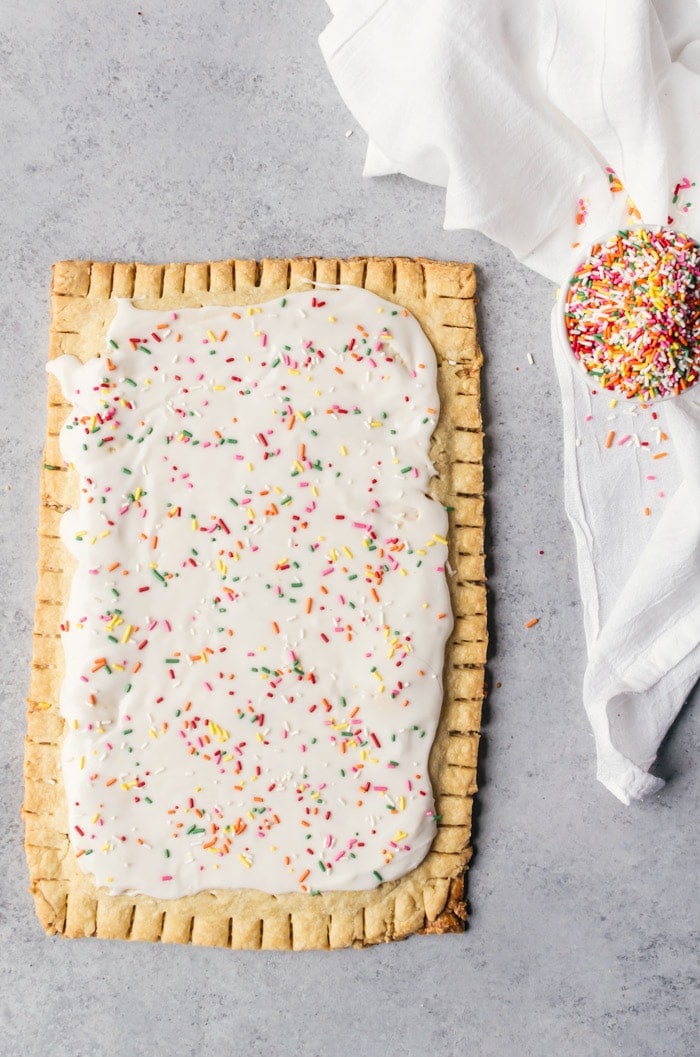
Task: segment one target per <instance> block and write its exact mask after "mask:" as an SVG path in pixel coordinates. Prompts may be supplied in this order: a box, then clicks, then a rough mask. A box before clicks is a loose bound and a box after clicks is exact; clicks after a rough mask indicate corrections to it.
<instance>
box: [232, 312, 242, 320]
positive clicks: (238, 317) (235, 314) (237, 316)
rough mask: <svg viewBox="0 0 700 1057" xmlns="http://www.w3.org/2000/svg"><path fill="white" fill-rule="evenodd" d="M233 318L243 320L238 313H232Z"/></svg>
mask: <svg viewBox="0 0 700 1057" xmlns="http://www.w3.org/2000/svg"><path fill="white" fill-rule="evenodd" d="M231 316H232V317H233V319H240V318H241V317H240V316H239V315H238V312H232V313H231Z"/></svg>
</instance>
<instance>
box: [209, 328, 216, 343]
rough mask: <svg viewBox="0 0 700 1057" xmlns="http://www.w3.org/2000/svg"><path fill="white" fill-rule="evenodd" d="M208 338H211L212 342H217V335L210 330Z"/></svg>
mask: <svg viewBox="0 0 700 1057" xmlns="http://www.w3.org/2000/svg"><path fill="white" fill-rule="evenodd" d="M207 337H208V338H211V340H212V341H216V334H215V333H214V331H213V330H208V331H207Z"/></svg>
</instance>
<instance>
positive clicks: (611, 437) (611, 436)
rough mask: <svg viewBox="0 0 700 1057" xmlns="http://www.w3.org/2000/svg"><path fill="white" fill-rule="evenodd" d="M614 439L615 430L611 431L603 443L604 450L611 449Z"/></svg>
mask: <svg viewBox="0 0 700 1057" xmlns="http://www.w3.org/2000/svg"><path fill="white" fill-rule="evenodd" d="M614 439H615V430H614V429H611V430H610V432H609V433H608V437H607V440H606V441H605V447H606V448H609V447H611V445H612V442H613V441H614Z"/></svg>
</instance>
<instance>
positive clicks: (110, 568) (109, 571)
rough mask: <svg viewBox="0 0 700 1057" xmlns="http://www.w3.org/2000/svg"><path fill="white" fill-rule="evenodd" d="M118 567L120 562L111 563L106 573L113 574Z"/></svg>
mask: <svg viewBox="0 0 700 1057" xmlns="http://www.w3.org/2000/svg"><path fill="white" fill-rule="evenodd" d="M120 565H121V562H112V564H111V565H108V566H107V572H108V573H113V572H114V570H115V569H118V568H119V566H120Z"/></svg>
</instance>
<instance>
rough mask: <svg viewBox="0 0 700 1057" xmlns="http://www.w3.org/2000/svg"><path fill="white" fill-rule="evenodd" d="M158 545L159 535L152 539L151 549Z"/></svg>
mask: <svg viewBox="0 0 700 1057" xmlns="http://www.w3.org/2000/svg"><path fill="white" fill-rule="evenodd" d="M157 546H158V537H157V536H154V537H153V539H152V540H151V550H155V549H156V547H157Z"/></svg>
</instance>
